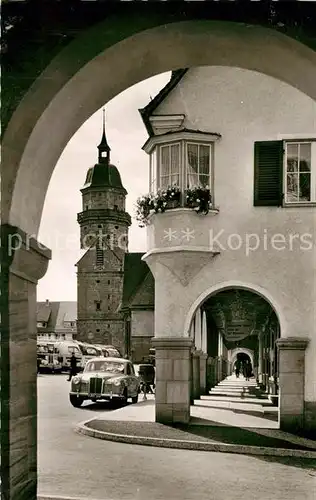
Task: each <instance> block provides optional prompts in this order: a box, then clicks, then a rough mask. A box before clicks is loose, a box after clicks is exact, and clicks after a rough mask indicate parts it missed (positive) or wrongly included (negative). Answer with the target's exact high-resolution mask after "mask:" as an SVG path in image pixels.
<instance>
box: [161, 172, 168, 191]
mask: <svg viewBox="0 0 316 500" xmlns="http://www.w3.org/2000/svg"><path fill="white" fill-rule="evenodd" d="M169 179H170V177H169V175H164V176H161V177H160V187H161V188H167V187H168V186H169V184H170V182H169Z"/></svg>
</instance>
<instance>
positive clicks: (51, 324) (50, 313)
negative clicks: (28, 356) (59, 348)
mask: <svg viewBox="0 0 316 500" xmlns="http://www.w3.org/2000/svg"><path fill="white" fill-rule="evenodd" d="M76 336H77V302H75V301H74V302H70V301H65V302H50V301H49V300H46V301H45V302H38V303H37V339H38V340H48V341H57V340H75V339H76Z"/></svg>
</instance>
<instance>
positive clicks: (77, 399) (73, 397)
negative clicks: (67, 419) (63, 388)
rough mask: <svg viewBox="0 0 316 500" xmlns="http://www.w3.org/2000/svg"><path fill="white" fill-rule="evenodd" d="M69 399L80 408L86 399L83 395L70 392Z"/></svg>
mask: <svg viewBox="0 0 316 500" xmlns="http://www.w3.org/2000/svg"><path fill="white" fill-rule="evenodd" d="M69 399H70V403H71V404H72V406H74V407H75V408H80V406H81V405H82V403H83V401H84V399H83V398H82V397H81V396H76V395H75V394H70V395H69Z"/></svg>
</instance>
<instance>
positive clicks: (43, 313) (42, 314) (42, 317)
mask: <svg viewBox="0 0 316 500" xmlns="http://www.w3.org/2000/svg"><path fill="white" fill-rule="evenodd" d="M51 312H52V309H51V307H50V303H49V302H38V303H37V321H40V322H45V323H47V322H48V320H49V317H50V315H51Z"/></svg>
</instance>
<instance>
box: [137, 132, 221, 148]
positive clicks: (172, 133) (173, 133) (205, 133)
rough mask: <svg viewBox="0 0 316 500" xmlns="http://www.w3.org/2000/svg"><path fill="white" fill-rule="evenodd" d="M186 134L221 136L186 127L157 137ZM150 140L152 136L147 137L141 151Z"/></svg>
mask: <svg viewBox="0 0 316 500" xmlns="http://www.w3.org/2000/svg"><path fill="white" fill-rule="evenodd" d="M186 132H187V133H189V134H204V135H212V136H214V135H215V136H217V137H219V138H220V137H222V136H221V134H219V133H218V132H209V131H208V130H200V129H193V128H186V127H181V128H179V129H177V130H168V132H164V133H163V134H161V135H159V136H158V137H163V136H166V135H175V134H181V133H186ZM156 137H157V136H156ZM152 140H154V139H153V136H150V137H148V139H147V141H146V142H145V144H144V145H143V146H142V149H145V148H146V146H147V144H148V143H149V142H150V141H152Z"/></svg>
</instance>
